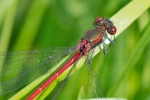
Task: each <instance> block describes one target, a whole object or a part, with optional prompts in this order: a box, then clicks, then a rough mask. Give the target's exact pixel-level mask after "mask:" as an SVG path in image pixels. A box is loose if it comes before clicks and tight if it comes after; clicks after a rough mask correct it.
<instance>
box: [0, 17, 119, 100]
mask: <svg viewBox="0 0 150 100" xmlns="http://www.w3.org/2000/svg"><path fill="white" fill-rule="evenodd" d="M94 26H95V29H93V30H89V31H88V32H87V33H86V34H85V35H84V36H83V37H82V38H81V39H80V42H79V43H78V45H77V46H75V47H70V48H69V47H68V48H65V47H64V48H53V49H49V48H48V49H41V50H35V51H34V50H33V51H21V52H7V53H0V77H9V79H8V80H2V79H1V80H0V95H4V94H7V93H9V92H11V91H14V90H16V89H18V88H20V87H22V86H24V85H26V84H28V83H30V82H32V81H33V80H35V79H36V78H38V77H39V76H41V75H43V74H44V73H46V72H47V71H48V70H50V69H51V68H52V67H53V66H54V65H56V64H57V63H58V61H61V60H62V59H63V58H64V57H66V56H67V55H71V54H72V53H73V52H75V54H74V55H73V56H72V57H71V58H70V60H68V61H67V62H66V63H65V64H64V65H63V66H62V67H61V68H60V69H58V71H56V72H55V73H54V74H53V75H52V76H50V78H49V79H48V80H47V81H46V82H44V83H43V84H42V85H41V86H40V87H39V88H38V89H37V90H35V91H34V92H33V93H32V94H31V95H30V96H29V97H28V98H27V99H28V100H32V99H34V98H35V97H36V96H37V95H39V94H40V93H41V92H42V91H43V90H44V89H45V88H46V87H48V86H49V85H50V84H51V83H52V82H53V81H54V80H55V79H57V77H58V76H60V75H61V74H62V73H63V72H64V71H65V70H66V69H68V68H69V67H70V66H71V65H72V67H71V69H70V71H69V73H68V74H67V76H66V78H65V79H64V81H63V82H62V84H61V85H60V88H59V89H58V91H57V92H56V94H55V95H54V97H53V99H56V97H57V96H58V94H59V92H60V90H61V89H62V87H63V86H64V84H65V82H66V81H67V79H68V77H69V76H70V74H71V72H72V70H73V69H74V67H75V66H76V63H77V62H78V60H79V59H80V58H81V57H82V56H86V57H87V58H86V66H87V69H88V74H89V89H88V97H89V98H91V97H102V98H104V96H103V93H102V91H101V88H100V83H99V81H98V77H97V75H96V72H95V71H94V68H93V67H92V65H91V63H90V62H91V60H92V57H93V53H94V49H95V47H97V46H99V45H100V44H102V45H103V51H104V54H107V51H108V49H109V48H108V49H106V43H105V40H106V39H107V40H109V41H110V43H111V44H114V41H113V40H112V39H111V38H110V37H109V35H111V36H114V34H115V33H116V27H115V26H114V25H113V23H112V22H111V21H110V20H108V19H105V18H102V17H97V18H96V19H95V22H94ZM111 44H110V46H111ZM20 66H22V67H20ZM28 76H31V78H30V79H28V78H27V77H28Z"/></svg>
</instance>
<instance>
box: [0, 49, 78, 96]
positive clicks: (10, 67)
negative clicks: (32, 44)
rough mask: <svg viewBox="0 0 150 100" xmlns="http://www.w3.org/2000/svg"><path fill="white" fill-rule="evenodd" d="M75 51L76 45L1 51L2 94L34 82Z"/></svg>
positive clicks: (0, 76) (0, 74) (0, 87)
mask: <svg viewBox="0 0 150 100" xmlns="http://www.w3.org/2000/svg"><path fill="white" fill-rule="evenodd" d="M73 51H75V47H70V48H62V47H60V48H59V47H58V48H53V49H50V48H48V49H41V50H33V51H20V52H7V53H0V95H4V94H6V93H9V92H11V91H14V90H16V89H18V88H20V87H22V86H24V85H26V84H28V83H30V82H32V81H33V80H35V79H36V78H38V77H39V76H41V75H43V74H44V73H46V72H47V71H48V70H50V69H51V68H52V67H53V66H54V65H55V64H57V63H58V62H59V61H61V60H62V59H63V58H64V57H65V56H67V55H69V54H71V53H72V52H73Z"/></svg>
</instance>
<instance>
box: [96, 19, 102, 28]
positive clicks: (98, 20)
mask: <svg viewBox="0 0 150 100" xmlns="http://www.w3.org/2000/svg"><path fill="white" fill-rule="evenodd" d="M95 24H96V25H99V26H100V25H103V18H102V17H97V18H96V19H95Z"/></svg>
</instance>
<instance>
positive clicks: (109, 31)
mask: <svg viewBox="0 0 150 100" xmlns="http://www.w3.org/2000/svg"><path fill="white" fill-rule="evenodd" d="M116 31H117V29H116V27H115V26H112V27H111V29H110V30H107V32H108V33H109V34H111V35H114V34H115V33H116Z"/></svg>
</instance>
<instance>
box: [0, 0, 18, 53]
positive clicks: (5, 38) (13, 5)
mask: <svg viewBox="0 0 150 100" xmlns="http://www.w3.org/2000/svg"><path fill="white" fill-rule="evenodd" d="M9 2H10V1H9ZM17 4H18V0H12V1H11V2H10V6H9V7H8V10H7V13H6V18H5V21H4V26H3V29H2V34H1V37H0V51H1V52H4V51H7V49H8V46H9V40H10V37H11V32H12V28H13V23H14V18H15V13H16V9H17ZM4 10H5V8H4ZM0 20H1V19H0Z"/></svg>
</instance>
